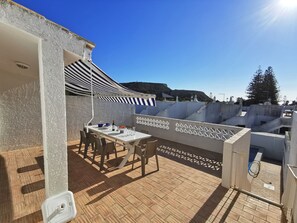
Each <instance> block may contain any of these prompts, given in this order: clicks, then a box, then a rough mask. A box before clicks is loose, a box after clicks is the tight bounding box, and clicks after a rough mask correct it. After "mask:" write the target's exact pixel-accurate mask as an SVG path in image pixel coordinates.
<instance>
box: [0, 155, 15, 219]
mask: <svg viewBox="0 0 297 223" xmlns="http://www.w3.org/2000/svg"><path fill="white" fill-rule="evenodd" d="M0 186H1V190H0V213H1V214H0V222H11V221H12V218H13V207H12V198H11V190H10V183H9V178H8V173H7V166H6V162H5V159H4V157H3V156H1V155H0Z"/></svg>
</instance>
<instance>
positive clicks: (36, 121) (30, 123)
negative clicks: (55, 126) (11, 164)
mask: <svg viewBox="0 0 297 223" xmlns="http://www.w3.org/2000/svg"><path fill="white" fill-rule="evenodd" d="M41 126H42V125H41V107H40V93H39V82H38V81H35V82H31V83H29V84H26V85H23V86H20V87H17V88H14V89H11V90H8V91H6V92H4V93H3V94H1V95H0V151H1V150H9V149H17V148H25V147H30V146H40V145H41V144H42V131H41Z"/></svg>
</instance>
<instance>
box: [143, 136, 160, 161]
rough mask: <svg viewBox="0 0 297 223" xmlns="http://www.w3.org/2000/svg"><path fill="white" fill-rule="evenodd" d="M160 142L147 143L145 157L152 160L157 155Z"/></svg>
mask: <svg viewBox="0 0 297 223" xmlns="http://www.w3.org/2000/svg"><path fill="white" fill-rule="evenodd" d="M157 146H158V140H154V141H148V142H147V143H146V149H145V151H146V152H145V157H146V158H150V157H152V156H154V155H156V154H157Z"/></svg>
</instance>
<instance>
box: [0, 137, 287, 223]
mask: <svg viewBox="0 0 297 223" xmlns="http://www.w3.org/2000/svg"><path fill="white" fill-rule="evenodd" d="M159 143H160V145H159V154H160V155H159V163H160V171H157V172H156V171H155V170H156V163H155V160H154V158H152V159H151V160H150V162H149V164H148V166H147V168H146V173H148V174H147V175H146V176H145V177H141V170H140V162H137V163H136V164H135V169H134V170H132V169H131V159H130V162H129V163H128V164H127V165H126V166H125V167H124V168H122V169H115V168H113V166H115V165H116V164H117V163H118V162H119V160H115V159H114V156H111V158H110V160H108V161H107V162H106V165H105V167H106V169H105V170H104V171H101V172H100V171H99V167H98V163H96V164H93V165H92V164H91V163H92V162H91V157H92V150H91V149H89V152H88V157H89V158H86V159H83V158H82V157H83V155H82V154H78V145H77V144H78V141H73V142H70V143H69V146H68V160H69V161H68V164H69V165H68V172H69V190H70V191H72V192H73V193H74V197H75V201H76V208H77V211H78V213H77V217H76V218H75V219H74V220H73V221H72V222H257V223H260V222H285V221H284V216H283V215H282V212H281V209H280V208H278V207H276V206H273V205H270V204H268V203H266V202H263V201H260V200H258V199H256V198H253V197H250V196H248V195H246V194H243V193H240V192H238V191H236V190H233V189H229V190H227V189H225V188H223V187H222V186H220V183H221V178H220V176H221V165H222V164H221V160H222V157H221V155H219V154H216V153H212V152H206V151H204V150H193V148H191V147H188V146H185V145H182V144H176V143H173V142H170V141H166V140H159ZM118 151H119V156H120V158H119V159H121V158H122V157H123V156H124V154H125V153H126V151H123V149H122V147H118ZM98 160H99V157H98V158H97V161H98ZM0 167H1V168H0V172H1V174H0V182H1V187H0V222H42V214H41V210H40V207H41V204H42V202H43V201H44V199H45V190H44V175H43V151H42V148H40V147H34V148H27V149H22V150H13V151H7V152H1V153H0Z"/></svg>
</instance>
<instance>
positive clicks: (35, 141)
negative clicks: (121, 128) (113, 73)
mask: <svg viewBox="0 0 297 223" xmlns="http://www.w3.org/2000/svg"><path fill="white" fill-rule="evenodd" d="M39 91H40V90H39V81H35V82H31V83H29V84H26V85H23V86H20V87H17V88H14V89H11V90H9V91H6V92H4V93H3V94H1V95H0V114H1V115H0V123H1V125H0V151H1V150H12V149H21V148H27V147H34V146H41V145H42V124H41V106H40V93H39ZM134 110H135V106H134V105H127V104H120V103H113V102H105V101H99V100H95V101H94V111H95V116H94V120H93V121H92V123H94V124H96V123H98V122H99V121H104V122H112V120H115V123H116V124H118V125H121V124H124V125H129V126H131V125H132V121H133V120H132V114H134ZM66 112H67V115H66V119H67V140H68V141H69V140H77V139H79V130H81V129H82V128H83V123H87V122H88V121H89V120H90V118H91V100H90V98H87V97H79V96H66Z"/></svg>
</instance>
